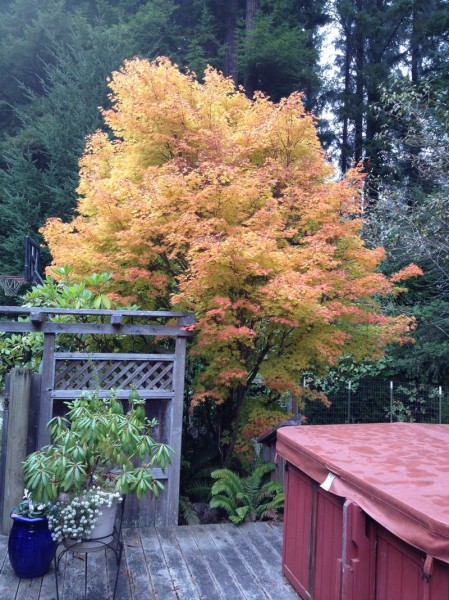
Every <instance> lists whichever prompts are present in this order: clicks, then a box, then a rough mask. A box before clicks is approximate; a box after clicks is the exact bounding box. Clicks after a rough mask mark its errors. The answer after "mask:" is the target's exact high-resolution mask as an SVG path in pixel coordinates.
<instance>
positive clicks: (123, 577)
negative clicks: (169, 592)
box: [106, 550, 150, 600]
mask: <svg viewBox="0 0 449 600" xmlns="http://www.w3.org/2000/svg"><path fill="white" fill-rule="evenodd" d="M117 568H118V565H117V559H116V557H115V555H114V553H113V552H112V551H108V552H107V555H106V570H107V575H108V585H109V597H108V600H112V598H113V595H114V587H115V581H116V577H117ZM129 579H130V578H129V573H128V566H127V562H126V553H125V550H123V554H122V560H121V563H120V570H119V574H118V577H117V589H116V592H115V600H131V599H132V598H133V596H132V595H131V589H130V587H129V584H130V581H129ZM136 600H137V599H136ZM148 600H150V599H148Z"/></svg>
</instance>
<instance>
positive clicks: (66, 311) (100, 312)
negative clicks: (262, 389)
mask: <svg viewBox="0 0 449 600" xmlns="http://www.w3.org/2000/svg"><path fill="white" fill-rule="evenodd" d="M39 310H40V311H41V312H42V313H44V314H46V315H92V316H95V315H96V316H104V317H107V316H112V315H116V314H117V311H116V310H106V309H98V308H45V307H40V308H39ZM35 311H36V308H32V307H29V306H0V314H12V315H29V314H31V313H32V312H35ZM121 314H122V315H123V316H124V317H139V318H148V317H152V318H156V319H159V318H160V317H165V318H173V317H185V318H190V319H191V318H192V317H193V314H192V313H185V312H176V311H163V310H123V311H122V312H121Z"/></svg>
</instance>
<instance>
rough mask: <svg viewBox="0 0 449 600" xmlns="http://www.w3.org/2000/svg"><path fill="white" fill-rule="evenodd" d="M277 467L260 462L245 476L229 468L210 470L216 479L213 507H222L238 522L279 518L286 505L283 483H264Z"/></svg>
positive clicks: (233, 521)
mask: <svg viewBox="0 0 449 600" xmlns="http://www.w3.org/2000/svg"><path fill="white" fill-rule="evenodd" d="M274 469H275V466H274V465H273V464H271V463H263V464H259V465H257V466H256V467H255V469H254V470H253V472H252V473H250V475H248V476H247V477H245V478H243V479H242V478H240V476H239V475H238V474H237V473H234V472H233V471H230V470H229V469H218V470H217V471H214V472H213V473H211V476H212V477H213V478H214V479H215V480H216V481H215V483H214V484H213V486H212V498H211V501H210V506H211V508H221V509H223V510H224V511H225V512H226V513H227V515H228V518H229V520H230V521H231V522H232V523H234V524H235V525H238V524H239V523H242V522H244V521H255V520H257V519H264V518H277V515H278V512H280V511H282V510H283V507H284V494H283V491H282V485H281V484H280V482H278V481H268V482H265V480H266V477H267V475H268V474H269V473H271V472H272V471H273V470H274Z"/></svg>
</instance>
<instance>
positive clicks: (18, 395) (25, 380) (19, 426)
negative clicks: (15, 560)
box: [2, 367, 32, 535]
mask: <svg viewBox="0 0 449 600" xmlns="http://www.w3.org/2000/svg"><path fill="white" fill-rule="evenodd" d="M31 378H32V372H31V370H30V369H24V368H18V367H17V368H15V369H12V371H11V378H10V388H9V418H8V432H7V435H8V438H7V448H6V456H5V479H4V488H3V492H4V494H3V507H2V508H3V510H2V533H3V534H4V535H8V534H9V531H10V529H11V519H10V518H9V512H10V510H11V508H12V507H13V506H15V505H16V504H18V503H19V502H20V501H21V500H22V497H23V469H22V462H23V461H24V460H25V458H26V454H27V439H28V415H29V407H30V395H31Z"/></svg>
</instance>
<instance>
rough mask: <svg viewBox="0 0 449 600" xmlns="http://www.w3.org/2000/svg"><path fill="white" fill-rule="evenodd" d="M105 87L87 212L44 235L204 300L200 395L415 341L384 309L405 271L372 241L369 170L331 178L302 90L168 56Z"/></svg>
mask: <svg viewBox="0 0 449 600" xmlns="http://www.w3.org/2000/svg"><path fill="white" fill-rule="evenodd" d="M109 85H110V88H111V91H112V93H111V102H112V108H111V109H109V110H104V111H103V117H104V120H105V123H106V125H107V127H108V129H109V131H110V132H112V135H111V133H105V132H101V131H98V132H96V133H95V134H94V135H92V136H91V137H90V139H89V141H88V144H87V148H86V151H85V154H84V156H83V157H82V159H81V161H80V184H79V190H78V192H79V202H78V208H77V210H78V215H77V216H76V217H75V218H74V219H73V220H72V221H71V222H70V223H63V222H61V221H60V220H58V219H51V220H49V221H48V223H47V224H46V226H45V227H44V228H43V235H44V237H45V239H46V241H47V242H48V245H49V247H50V250H51V253H52V256H53V260H54V264H58V265H61V264H70V265H71V266H72V267H73V269H74V273H75V274H78V275H79V276H81V275H85V274H90V273H91V272H92V271H94V270H95V271H98V270H100V271H109V272H112V273H114V292H115V294H118V295H120V294H121V295H122V296H126V298H127V301H129V300H130V299H132V300H133V301H134V302H137V303H138V304H140V305H141V306H142V307H145V308H155V309H157V308H164V309H166V308H168V307H173V308H176V309H178V310H179V309H183V310H192V311H194V312H195V314H196V316H197V324H196V325H195V327H194V329H195V331H196V335H195V337H194V344H193V352H195V353H196V354H197V355H198V356H200V357H201V358H202V359H204V361H205V364H206V368H205V370H204V371H203V372H202V374H201V377H200V378H199V379H198V381H197V382H196V392H195V401H200V400H202V399H204V398H213V399H214V400H215V401H217V402H219V403H220V402H223V401H224V400H225V399H226V398H229V397H230V394H231V393H234V394H235V393H236V390H240V392H239V394H240V396H239V397H241V396H242V394H243V395H244V390H245V389H246V386H247V384H248V383H249V382H251V381H252V380H253V378H254V377H255V376H256V374H259V375H260V376H261V377H262V379H263V381H264V382H265V383H266V384H267V385H269V386H270V387H271V388H272V389H279V390H290V391H292V392H293V393H295V392H299V386H298V381H299V380H300V373H301V372H302V371H303V370H304V369H309V368H315V367H318V366H320V365H328V364H333V363H335V361H336V360H337V359H338V357H339V356H340V355H342V354H352V355H353V356H355V357H356V358H363V357H367V356H371V357H375V356H379V355H380V354H381V353H382V349H383V348H384V346H385V345H386V344H388V343H390V342H393V341H398V340H403V339H405V338H406V336H407V333H408V331H409V330H410V327H411V322H410V320H409V319H407V318H406V317H404V316H399V317H388V316H385V315H383V314H382V313H381V311H380V307H379V303H378V298H379V297H380V296H383V295H388V294H392V293H394V291H395V287H394V286H395V284H394V282H395V281H396V280H399V279H401V276H398V277H395V276H393V277H392V278H391V279H388V278H386V277H385V276H384V275H382V274H381V273H378V272H377V268H378V265H379V263H380V262H381V260H382V258H383V256H384V252H383V250H382V249H381V248H375V249H369V248H367V247H366V245H365V244H364V242H363V240H362V239H361V236H360V230H361V227H362V219H361V213H360V195H361V180H362V176H361V173H360V172H359V171H358V170H356V169H355V170H351V171H350V172H349V173H348V174H347V175H346V177H345V178H344V179H342V180H341V181H337V180H335V178H334V173H333V170H332V167H331V166H330V165H329V163H328V162H327V161H326V159H325V156H324V154H323V151H322V149H321V147H320V143H319V141H318V138H317V134H316V131H315V127H314V119H313V117H312V116H311V115H309V114H307V113H306V112H305V110H304V107H303V104H302V101H301V95H300V94H298V93H295V94H292V95H291V96H290V97H289V98H286V99H284V100H282V101H281V102H279V103H278V104H274V103H272V102H271V101H270V100H269V99H268V98H266V97H264V96H263V95H261V94H256V95H255V98H254V99H253V100H252V101H251V100H249V99H248V98H247V97H246V96H245V94H244V93H243V92H242V90H238V89H237V90H236V89H235V87H234V84H233V82H232V81H231V80H230V79H226V78H224V77H223V76H222V75H221V74H219V73H217V72H216V71H215V70H213V69H208V70H207V71H206V73H205V76H204V83H199V82H198V81H197V80H196V78H195V75H194V74H193V73H188V74H184V73H182V72H181V71H180V70H179V69H178V68H177V67H176V65H173V64H171V63H170V61H169V60H168V59H166V58H160V59H158V60H157V61H154V62H149V61H146V60H139V59H135V60H132V61H127V62H126V63H125V65H124V67H123V68H122V69H121V70H120V71H118V72H116V73H114V74H113V75H112V77H111V80H110V82H109ZM418 272H419V270H418V269H417V268H414V267H410V268H409V269H408V271H407V272H405V273H404V274H403V275H404V276H407V277H410V276H412V275H416V274H417V273H418ZM242 390H243V391H242ZM234 398H235V395H234ZM239 401H240V400H239Z"/></svg>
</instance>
